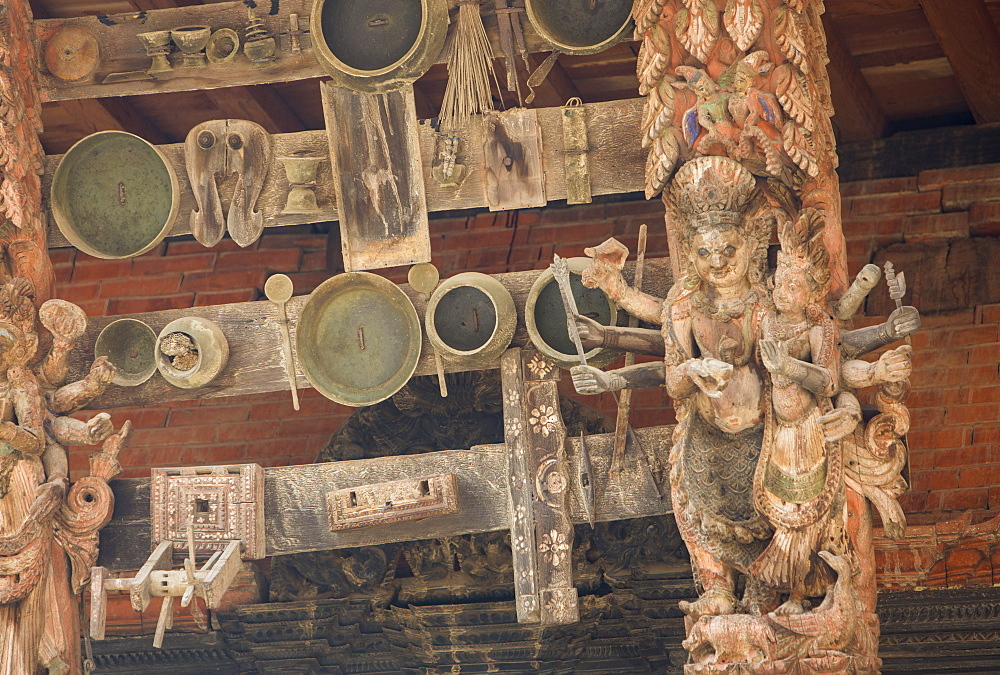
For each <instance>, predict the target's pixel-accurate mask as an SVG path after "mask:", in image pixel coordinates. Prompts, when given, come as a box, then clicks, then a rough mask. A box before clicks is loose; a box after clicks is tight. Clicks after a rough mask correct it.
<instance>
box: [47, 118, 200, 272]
mask: <svg viewBox="0 0 1000 675" xmlns="http://www.w3.org/2000/svg"><path fill="white" fill-rule="evenodd" d="M51 206H52V215H53V217H54V218H55V221H56V225H58V226H59V230H60V231H61V232H62V233H63V236H65V237H66V239H68V240H69V242H70V243H71V244H73V245H74V246H76V247H77V248H78V249H80V250H81V251H83V252H84V253H89V254H90V255H92V256H95V257H97V258H130V257H132V256H136V255H139V254H140V253H145V252H146V251H148V250H149V249H151V248H153V247H154V246H156V245H157V244H158V243H160V241H161V240H162V239H163V237H165V236H166V234H167V232H168V231H169V230H170V226H171V225H172V224H173V222H174V219H175V218H176V217H177V210H178V207H179V206H180V188H179V185H178V183H177V175H176V174H175V173H174V170H173V168H172V167H171V166H170V162H169V161H167V158H166V157H164V156H163V154H162V153H161V152H160V151H159V150H157V149H156V147H155V146H153V145H152V144H150V143H148V142H147V141H144V140H143V139H141V138H139V137H138V136H136V135H134V134H130V133H127V132H124V131H100V132H98V133H96V134H91V135H90V136H87V137H86V138H84V139H82V140H81V141H79V142H78V143H76V145H74V146H73V147H72V148H70V149H69V151H68V152H67V153H66V154H65V155H63V158H62V161H60V162H59V166H58V167H56V171H55V174H54V175H53V176H52V199H51Z"/></svg>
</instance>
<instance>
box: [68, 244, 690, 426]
mask: <svg viewBox="0 0 1000 675" xmlns="http://www.w3.org/2000/svg"><path fill="white" fill-rule="evenodd" d="M647 265H648V266H649V268H648V269H647V272H646V275H645V277H644V279H643V289H644V290H646V292H648V293H652V294H654V295H657V296H658V297H665V296H666V293H667V288H668V287H669V284H670V279H671V275H670V272H669V271H668V270H669V263H668V261H667V259H660V260H653V261H647ZM633 268H634V265H627V266H626V268H625V269H626V278H631V277H630V275H631V270H632V269H633ZM539 274H541V272H540V271H538V270H530V271H527V272H510V273H507V274H498V275H496V278H497V279H498V280H499V281H500V282H501V283H503V284H504V286H506V287H507V290H509V291H510V293H511V296H512V297H513V298H514V305H515V307H517V308H518V325H517V330H516V331H515V333H514V339H513V342H512V345H514V346H522V345H527V344H530V340H529V339H528V332H527V329H526V328H525V325H524V317H523V315H522V312H523V311H524V309H523V308H524V304H525V302H526V300H527V297H528V291H529V290H530V288H531V284H532V283H534V281H535V279H536V278H537V277H538V275H539ZM400 288H402V289H403V292H405V293H406V294H407V295H408V296H409V298H410V300H411V301H412V302H413V305H414V307H416V310H417V313H418V315H419V316H420V317H421V319H422V317H423V316H424V312H425V310H426V307H427V300H426V298H425V297H424V296H423V295H422V294H420V293H417V292H415V291H413V290H412V289H411V288H410V287H409V286H408V285H406V284H404V285H402V286H400ZM306 299H307V296H299V297H295V298H292V299H291V300H290V301H289V302H288V303H287V305H286V306H285V307H286V309H287V311H288V325H289V329H290V330H291V332H292V340H293V344H294V340H295V331H296V328H297V326H298V319H299V315H300V314H301V312H302V306H303V305H304V304H305V302H306ZM130 316H132V317H134V318H136V319H139V320H141V321H145V322H146V323H147V324H149V325H150V326H151V327H152V329H153V331H154V332H157V333H159V331H160V330H161V329H162V328H163V327H164V326H165V325H167V323H169V322H170V321H173V320H174V319H178V318H180V317H183V316H199V317H203V318H206V319H210V320H212V321H214V322H215V323H216V324H218V325H219V328H221V329H222V332H223V333H224V334H225V335H226V337H227V339H228V340H229V362H228V364H227V365H226V368H225V370H223V371H222V373H221V374H220V375H219V377H218V378H216V379H215V380H213V381H212V383H211V384H210V385H208V386H206V387H202V388H200V389H179V388H177V387H173V386H171V385H170V384H168V383H167V381H166V380H164V379H163V378H162V377H160V376H159V374H154V375H153V377H151V378H150V379H149V380H147V381H146V382H145V383H143V384H141V385H139V386H138V387H117V386H112V387H110V388H109V389H108V391H106V392H105V393H104V394H103V395H102V396H99V397H98V398H97V399H95V400H94V401H93V402H91V404H90V405H89V406H88V407H89V408H92V409H98V410H105V409H108V408H119V407H134V406H141V405H151V404H156V403H164V402H167V401H185V400H191V399H202V398H218V397H221V396H241V395H245V394H259V393H264V392H269V391H284V390H286V389H287V388H288V376H287V374H286V371H285V360H284V357H283V355H282V351H281V344H282V338H281V333H280V327H281V324H280V321H279V317H278V309H277V306H276V305H274V304H273V303H271V302H268V301H266V300H259V301H256V302H243V303H234V304H229V305H215V306H212V307H192V308H191V309H171V310H165V311H160V312H149V313H145V314H133V315H130ZM118 318H120V317H117V316H111V317H94V318H92V319H90V320H89V321H88V323H87V332H86V333H85V334H84V335H83V337H82V338H81V340H80V343H79V347H78V348H77V349H75V350H73V355H72V357H71V358H72V359H73V361H72V363H71V374H70V379H71V381H72V380H74V379H79V378H81V377H83V376H84V375H85V374H86V373H87V372H88V368H89V366H90V361H91V360H92V359H91V358H90V357H88V356H87V355H88V354H93V353H94V342H95V341H96V339H97V335H98V333H100V331H101V329H102V328H104V326H106V325H107V324H109V323H110V322H112V321H114V320H115V319H118ZM296 364H297V365H300V361H299V359H296ZM465 369H466V368H464V367H461V366H456V365H454V364H451V363H447V362H446V364H445V370H446V371H447V372H458V371H461V370H465ZM435 372H437V371H436V368H435V364H434V356H433V350H432V348H431V345H430V341H429V340H428V339H427V337H426V332H425V334H424V342H423V346H422V348H421V357H420V361H419V362H418V364H417V371H416V374H417V375H430V374H432V373H435ZM296 382H297V384H298V388H299V389H304V388H308V387H310V386H311V385H310V384H309V381H308V380H306V378H305V376H304V375H302V374H301V372H300V373H298V377H297V379H296Z"/></svg>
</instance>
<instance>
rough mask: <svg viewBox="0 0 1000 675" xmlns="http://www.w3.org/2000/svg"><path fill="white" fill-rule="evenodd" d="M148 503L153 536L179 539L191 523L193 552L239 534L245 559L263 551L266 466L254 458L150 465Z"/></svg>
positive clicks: (203, 551) (204, 552)
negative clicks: (249, 461) (227, 462)
mask: <svg viewBox="0 0 1000 675" xmlns="http://www.w3.org/2000/svg"><path fill="white" fill-rule="evenodd" d="M150 509H151V514H150V515H151V518H152V539H153V541H164V540H167V541H170V542H174V543H176V544H182V543H184V542H185V541H186V539H187V527H188V525H192V526H193V527H194V546H195V554H196V555H197V556H200V557H202V558H205V557H207V556H209V555H211V554H212V553H214V552H216V551H219V550H221V549H223V548H225V547H226V545H227V543H228V542H229V541H231V540H234V539H239V540H241V541H242V542H243V544H244V547H245V548H244V549H243V554H242V557H243V558H244V559H246V560H258V559H260V558H263V557H264V472H263V470H262V469H261V467H260V465H258V464H236V465H230V466H199V467H183V468H176V469H175V468H161V469H153V470H152V491H151V499H150ZM161 545H162V544H161Z"/></svg>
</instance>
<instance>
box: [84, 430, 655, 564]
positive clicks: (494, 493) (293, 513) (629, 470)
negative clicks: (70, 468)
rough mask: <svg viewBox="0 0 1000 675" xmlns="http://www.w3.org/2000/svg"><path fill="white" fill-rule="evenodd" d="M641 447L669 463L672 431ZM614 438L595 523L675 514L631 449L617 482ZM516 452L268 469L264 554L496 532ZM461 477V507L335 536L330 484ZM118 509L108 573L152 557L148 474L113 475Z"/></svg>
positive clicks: (601, 456) (573, 501) (598, 474)
mask: <svg viewBox="0 0 1000 675" xmlns="http://www.w3.org/2000/svg"><path fill="white" fill-rule="evenodd" d="M636 435H637V436H638V437H639V441H640V443H642V444H643V445H644V446H645V447H648V448H652V449H654V450H655V452H657V453H658V454H659V455H660V456H661V457H663V459H664V461H665V460H666V456H667V453H669V451H670V435H671V427H665V426H664V427H649V428H646V429H637V430H636ZM577 442H578V439H570V441H569V443H570V448H571V450H570V451H569V452H568V453H567V454H568V455H569V471H570V473H571V474H573V475H575V472H577V471H578V470H579V466H578V463H577V459H576V458H578V457H579V452H578V446H577V445H576V443H577ZM613 444H614V434H599V435H594V436H588V437H587V448H588V450H589V451H590V455H591V462H592V464H593V476H594V483H595V485H594V501H595V520H596V521H597V522H607V521H612V520H621V519H623V518H638V517H642V516H655V515H662V514H666V513H669V512H670V496H669V494H668V493H664V495H663V499H662V500H661V499H659V498H658V497H657V495H656V490H655V489H654V487H653V483H652V480H651V479H650V478H649V473H648V471H646V470H645V468H644V467H643V466H642V464H641V463H640V462H639V455H638V451H637V450H636V449H634V448H632V447H631V446H630V447H629V448H628V451H627V452H626V454H625V462H624V464H623V465H622V472H621V474H620V476H619V477H618V478H617V479H616V480H615V482H614V483H613V484H609V483H608V478H607V473H608V467H609V466H610V462H611V449H612V446H613ZM509 456H510V453H509V451H508V449H507V446H506V445H479V446H474V447H472V448H471V449H468V450H444V451H441V452H429V453H425V454H417V455H407V456H406V457H378V458H375V459H359V460H352V461H347V462H330V463H325V464H307V465H302V466H287V467H277V468H268V469H264V530H265V539H266V541H267V555H269V556H271V555H284V554H288V553H301V552H304V551H321V550H329V549H332V548H341V547H348V546H371V545H375V544H386V543H390V542H394V541H412V540H417V539H427V538H431V537H447V536H453V535H458V534H468V533H471V532H490V531H494V530H504V529H508V528H509V527H510V507H509V502H508V491H507V480H506V478H507V475H508V459H509ZM443 472H447V473H454V474H457V476H456V477H457V482H458V494H459V511H458V513H456V514H453V515H448V516H440V517H435V518H428V519H426V520H422V521H416V522H408V523H398V524H394V525H386V526H382V527H373V528H362V529H357V530H348V531H341V532H331V531H330V523H329V516H328V515H327V508H326V495H327V493H328V492H331V491H333V490H337V489H341V488H345V487H352V486H357V485H367V484H370V483H377V482H382V481H390V480H400V479H403V478H413V477H417V476H423V475H427V474H432V473H443ZM110 485H111V488H112V489H113V490H114V492H115V500H116V503H115V512H114V515H113V516H112V520H111V522H110V523H109V524H108V525H107V526H106V527H105V528H104V530H103V531H102V533H101V538H102V546H101V549H102V552H101V557H100V559H99V561H98V564H100V565H102V566H104V567H107V568H108V569H109V570H112V571H122V570H132V569H138V568H139V567H140V566H141V565H142V563H143V562H144V561H145V560H146V558H147V557H148V556H149V552H150V550H152V544H153V542H152V541H151V540H150V515H149V479H145V478H143V479H130V480H116V481H112V482H111V483H110ZM568 506H569V517H570V519H571V520H572V521H573V522H574V523H586V522H587V514H586V512H585V511H584V508H583V505H582V504H581V503H580V500H579V494H578V490H577V488H576V487H575V485H574V484H573V483H572V481H571V483H570V487H569V499H568Z"/></svg>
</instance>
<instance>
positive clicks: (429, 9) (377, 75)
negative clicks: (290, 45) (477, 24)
mask: <svg viewBox="0 0 1000 675" xmlns="http://www.w3.org/2000/svg"><path fill="white" fill-rule="evenodd" d="M309 25H310V26H311V27H312V30H313V32H314V33H315V37H314V38H313V45H314V51H315V52H316V58H317V60H318V61H319V63H320V66H321V67H322V68H323V70H325V71H326V73H327V75H329V76H330V77H331V78H333V80H334V82H335V83H336V84H338V85H340V86H342V87H347V88H349V89H354V90H355V91H362V92H366V93H371V94H376V93H385V92H387V91H393V90H395V89H399V88H401V87H403V86H404V85H406V84H408V83H410V82H412V81H414V80H416V79H417V78H418V77H420V76H421V75H423V74H424V73H425V72H426V71H427V69H428V68H430V67H431V65H432V64H433V63H434V61H436V60H437V58H438V56H439V55H440V54H441V50H442V48H443V47H444V39H445V36H446V34H447V32H448V5H447V2H446V1H445V0H419V2H416V1H415V0H314V1H313V6H312V20H311V21H310V24H309Z"/></svg>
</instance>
